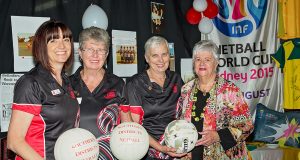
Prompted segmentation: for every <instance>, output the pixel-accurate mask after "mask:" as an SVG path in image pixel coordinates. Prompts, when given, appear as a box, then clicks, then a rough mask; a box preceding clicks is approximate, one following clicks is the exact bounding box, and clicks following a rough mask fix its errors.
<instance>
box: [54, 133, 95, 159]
mask: <svg viewBox="0 0 300 160" xmlns="http://www.w3.org/2000/svg"><path fill="white" fill-rule="evenodd" d="M98 154H99V145H98V142H97V140H96V137H95V136H94V135H93V134H92V133H91V132H90V131H88V130H85V129H82V128H73V129H69V130H67V131H65V132H64V133H63V134H61V135H60V136H59V137H58V139H57V141H56V143H55V146H54V157H55V159H56V160H67V159H72V160H82V159H89V160H96V159H97V158H98Z"/></svg>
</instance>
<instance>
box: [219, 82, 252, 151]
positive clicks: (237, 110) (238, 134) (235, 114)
mask: <svg viewBox="0 0 300 160" xmlns="http://www.w3.org/2000/svg"><path fill="white" fill-rule="evenodd" d="M225 88H227V89H226V90H227V91H226V92H224V94H226V96H227V98H226V101H227V102H225V104H227V105H228V106H227V107H229V108H231V120H230V122H229V127H228V128H226V129H225V130H220V131H219V132H218V133H219V136H220V138H221V144H222V146H223V148H224V149H225V150H226V149H229V148H231V147H233V146H234V145H235V142H236V143H239V142H242V141H245V140H246V138H247V137H248V136H249V135H250V134H251V132H252V130H253V124H252V118H251V114H250V112H249V107H248V105H247V103H246V101H245V100H244V97H243V94H242V92H241V91H240V89H239V88H238V87H237V86H235V85H234V84H230V85H229V86H227V87H225ZM228 133H231V135H232V136H230V134H228ZM222 136H223V137H222ZM230 139H231V140H234V141H233V142H228V141H231V140H230Z"/></svg>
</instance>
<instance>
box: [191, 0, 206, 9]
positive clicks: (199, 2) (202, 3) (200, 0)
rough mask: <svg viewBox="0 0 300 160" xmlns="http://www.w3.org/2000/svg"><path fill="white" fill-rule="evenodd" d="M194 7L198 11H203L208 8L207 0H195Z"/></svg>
mask: <svg viewBox="0 0 300 160" xmlns="http://www.w3.org/2000/svg"><path fill="white" fill-rule="evenodd" d="M193 7H194V9H195V10H196V11H198V12H203V11H205V10H206V8H207V2H206V0H194V2H193Z"/></svg>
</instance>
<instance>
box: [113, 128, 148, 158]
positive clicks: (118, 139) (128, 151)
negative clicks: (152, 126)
mask: <svg viewBox="0 0 300 160" xmlns="http://www.w3.org/2000/svg"><path fill="white" fill-rule="evenodd" d="M110 148H111V151H112V153H113V155H114V156H115V157H116V158H118V159H119V160H139V159H142V158H143V157H144V156H145V155H146V153H147V151H148V148H149V135H148V133H147V131H146V130H145V128H144V127H143V126H141V125H140V124H138V123H134V122H124V123H121V124H119V125H118V126H116V127H115V128H114V130H113V132H112V134H111V138H110Z"/></svg>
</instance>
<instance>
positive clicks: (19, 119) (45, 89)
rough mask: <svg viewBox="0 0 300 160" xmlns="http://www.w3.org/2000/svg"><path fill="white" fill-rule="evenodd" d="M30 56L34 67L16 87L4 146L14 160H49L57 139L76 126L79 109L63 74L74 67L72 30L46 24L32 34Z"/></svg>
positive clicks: (60, 25)
mask: <svg viewBox="0 0 300 160" xmlns="http://www.w3.org/2000/svg"><path fill="white" fill-rule="evenodd" d="M32 53H33V57H34V59H35V61H36V62H37V65H36V67H34V68H33V69H32V70H30V71H29V72H28V73H26V74H25V75H23V76H22V77H20V79H19V80H18V81H17V83H16V85H15V90H14V99H13V105H12V116H11V120H10V125H9V129H8V144H7V146H8V148H9V149H11V150H12V151H14V152H15V153H16V154H17V157H16V159H17V160H20V159H35V160H43V159H51V160H52V159H54V145H55V142H56V140H57V138H58V137H59V135H60V134H62V133H63V132H64V131H66V130H68V129H71V128H73V127H75V126H78V123H77V122H78V119H79V117H78V115H79V105H78V103H77V100H76V97H75V95H74V92H73V90H72V87H71V85H70V83H69V80H68V77H67V76H66V75H65V74H64V69H66V68H67V67H68V66H70V65H71V64H72V63H73V53H74V51H73V39H72V33H71V30H70V29H69V28H68V27H67V26H66V25H64V24H63V23H61V22H57V21H52V20H50V21H46V22H45V23H43V24H42V25H41V26H40V27H39V29H38V30H37V31H36V33H35V36H34V40H33V46H32Z"/></svg>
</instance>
